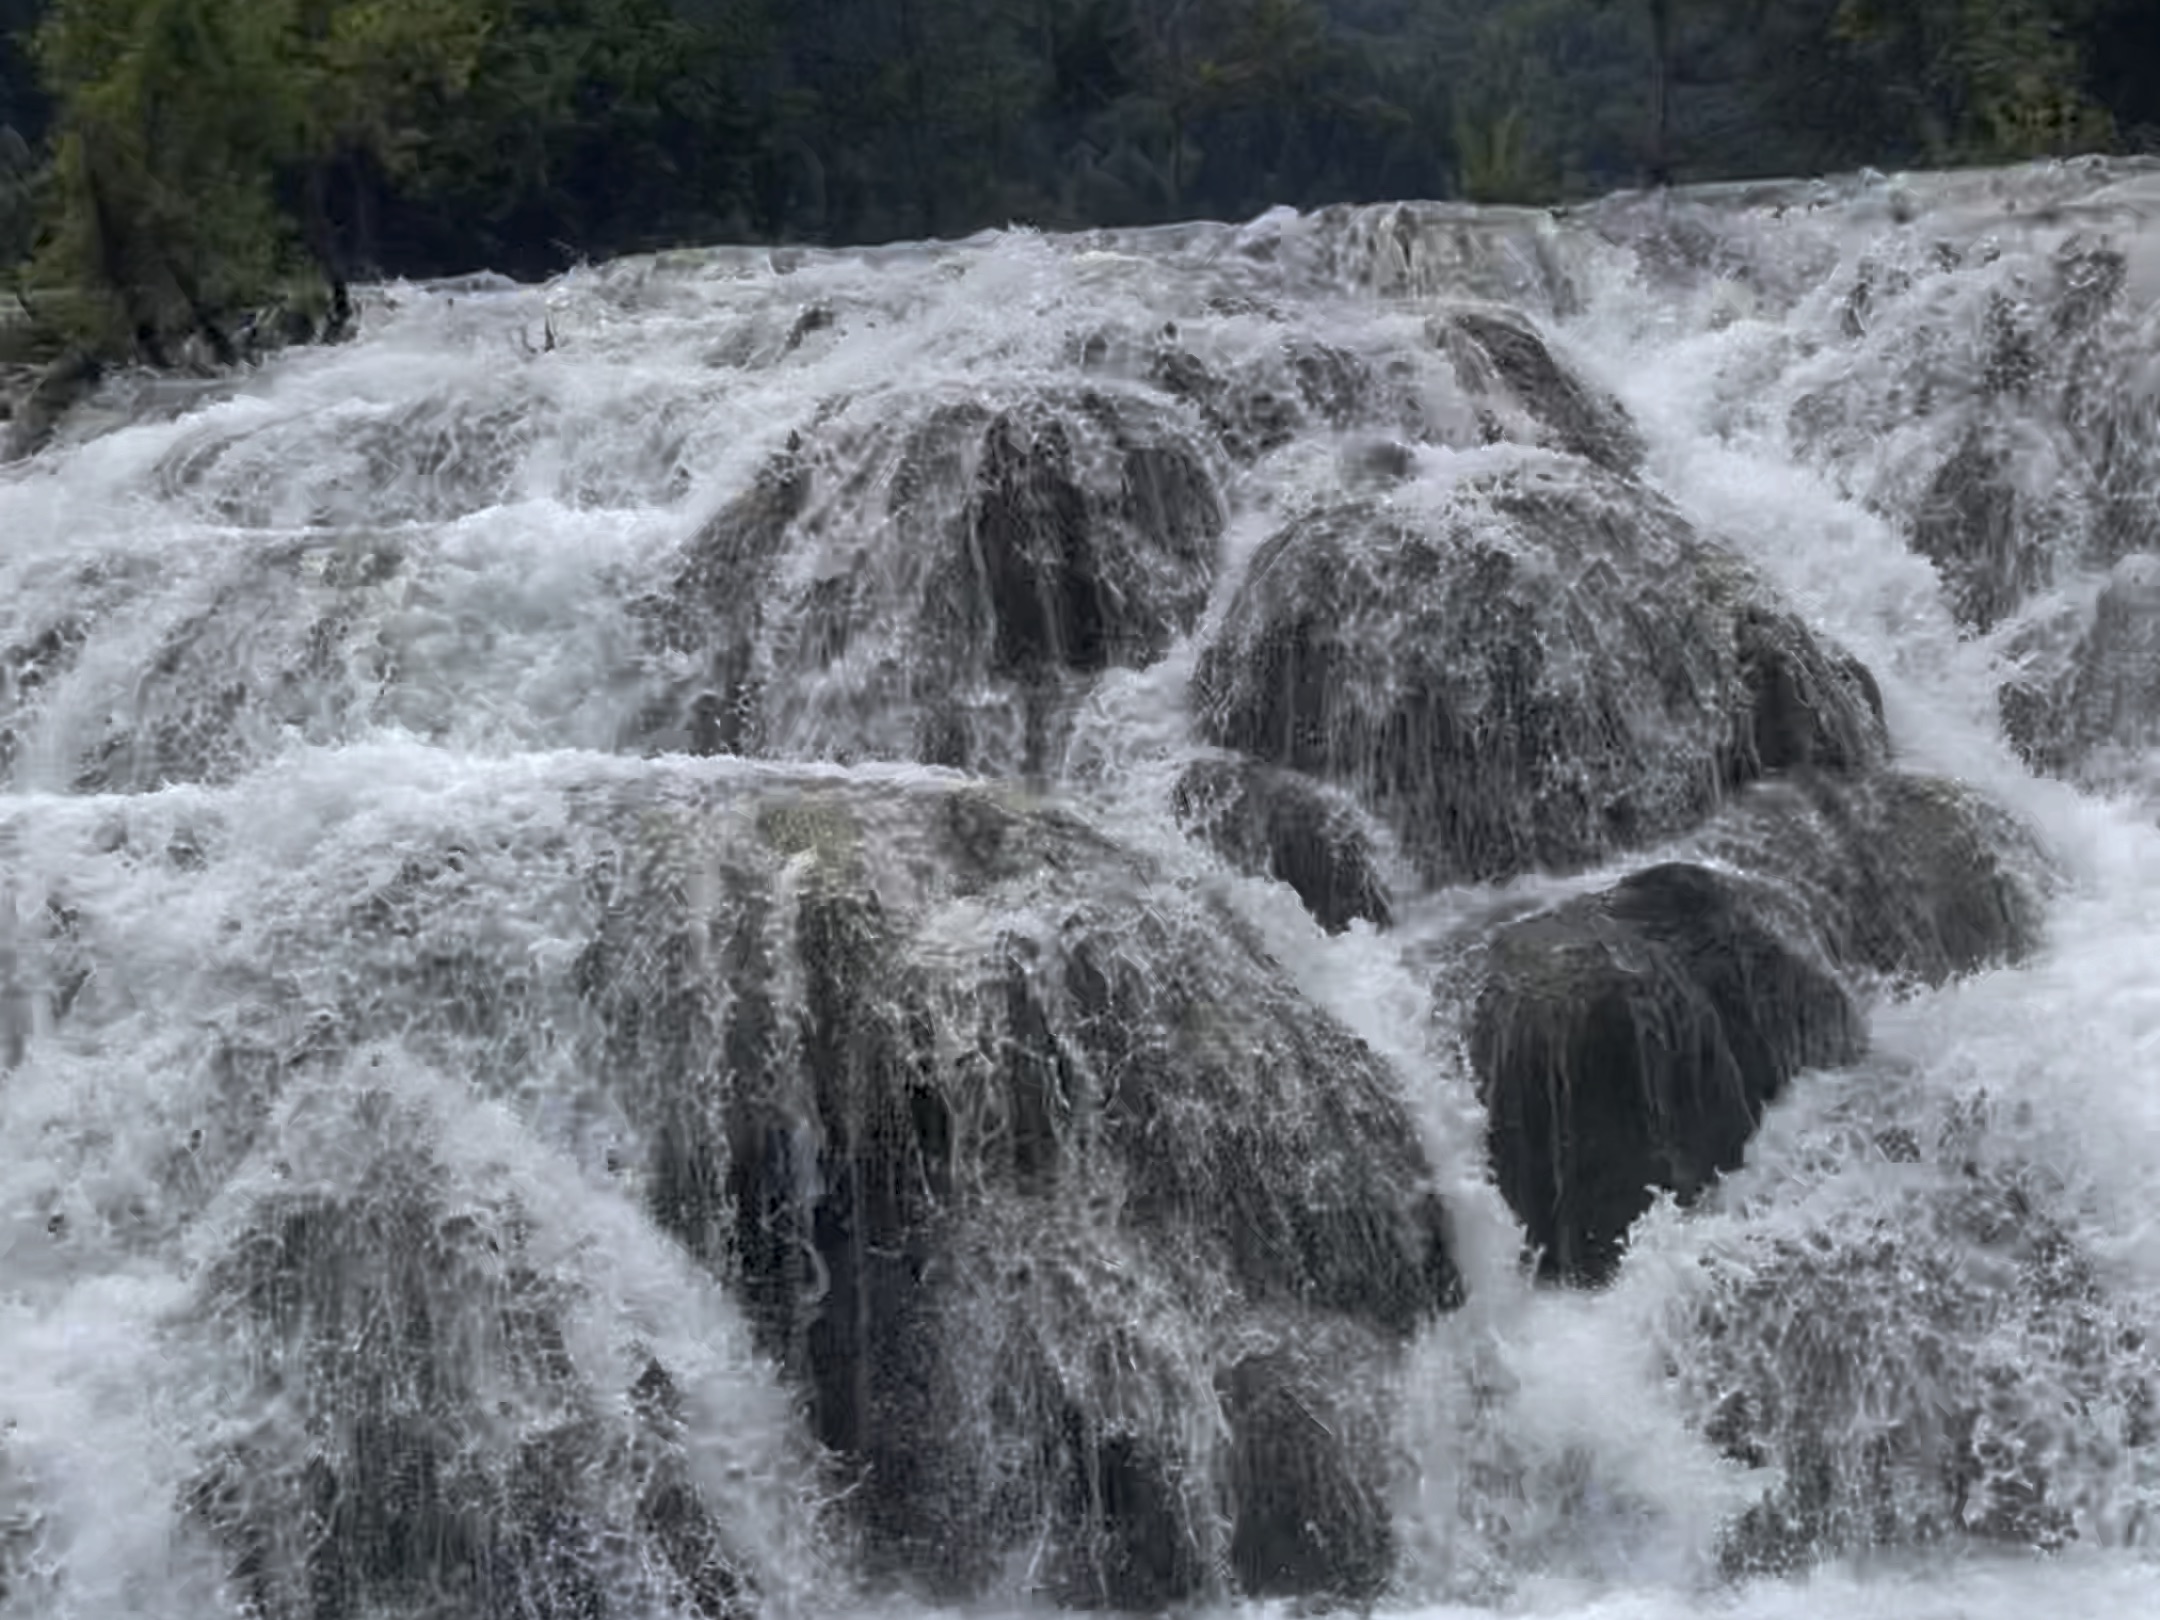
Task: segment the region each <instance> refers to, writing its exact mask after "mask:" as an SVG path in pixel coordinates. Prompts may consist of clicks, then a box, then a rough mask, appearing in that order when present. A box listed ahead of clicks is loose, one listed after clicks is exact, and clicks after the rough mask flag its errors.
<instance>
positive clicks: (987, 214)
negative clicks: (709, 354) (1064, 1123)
mask: <svg viewBox="0 0 2160 1620" xmlns="http://www.w3.org/2000/svg"><path fill="white" fill-rule="evenodd" d="M2155 68H2160V7H2154V6H2152V5H2150V4H2149V3H2148V0H0V129H10V130H12V131H13V132H14V134H13V136H12V137H5V136H0V258H6V259H13V258H17V257H19V256H20V255H22V254H23V253H25V252H30V251H32V250H33V249H34V259H33V261H32V264H31V269H30V274H29V279H30V280H31V281H33V282H36V283H38V284H40V285H67V286H73V287H80V288H86V289H95V290H97V291H98V293H99V294H100V301H99V302H98V303H97V304H96V310H97V318H98V319H99V320H101V321H103V322H104V323H106V325H107V326H108V327H109V328H110V329H111V330H110V332H109V333H108V334H107V335H108V336H111V335H114V334H117V335H118V337H119V338H121V339H122V340H132V341H138V342H141V343H144V344H146V345H149V346H153V347H154V346H155V344H156V342H157V340H158V335H159V334H160V333H164V332H170V331H174V330H180V329H188V330H201V329H202V328H203V327H204V325H205V323H213V324H214V321H215V319H216V317H217V315H218V313H219V312H221V311H224V310H228V309H231V308H233V307H236V306H238V305H241V304H245V303H247V302H249V301H250V300H254V301H258V302H259V301H260V300H261V299H262V298H263V296H264V294H265V290H266V289H271V288H276V287H281V286H292V285H299V284H302V283H304V282H307V281H310V280H315V281H319V282H320V283H321V284H322V285H323V286H325V287H329V288H334V287H336V286H340V285H342V283H343V282H344V280H345V279H346V278H348V277H349V276H352V275H356V274H363V273H376V272H404V273H433V272H442V271H450V270H457V269H464V268H473V267H478V266H488V267H492V268H496V269H501V270H506V271H509V272H511V273H513V274H534V273H542V272H546V271H549V270H553V269H557V268H560V267H562V266H563V265H565V264H566V263H569V262H571V261H573V260H575V259H576V258H578V257H581V256H600V255H604V254H608V253H614V252H619V251H623V250H627V249H636V248H645V247H653V246H661V245H666V244H669V243H675V242H685V241H701V240H705V241H709V240H725V239H736V240H741V239H769V240H808V241H823V242H848V241H861V240H875V239H884V238H891V237H910V236H922V235H929V234H955V233H962V232H966V231H969V230H973V229H977V228H980V227H982V226H984V225H991V224H1005V223H1008V222H1024V223H1033V224H1039V225H1043V226H1046V227H1070V226H1081V225H1089V224H1126V223H1138V222H1145V221H1154V220H1162V219H1169V218H1174V217H1183V216H1193V215H1212V216H1216V217H1246V216H1249V215H1251V214H1254V213H1257V212H1259V211H1260V210H1262V209H1264V208H1266V207H1268V206H1271V205H1273V204H1277V203H1290V204H1293V205H1297V206H1312V205H1316V204H1320V203H1325V202H1330V201H1337V200H1363V199H1374V198H1380V197H1397V196H1438V197H1449V196H1464V197H1471V198H1477V199H1485V200H1500V201H1505V200H1519V201H1539V200H1555V199H1560V198H1565V197H1570V196H1579V195H1583V194H1586V193H1590V192H1594V191H1597V190H1600V189H1606V188H1610V187H1613V186H1618V185H1628V184H1640V183H1656V182H1660V181H1663V180H1667V179H1671V180H1683V181H1684V180H1690V179H1707V178H1717V177H1726V176H1734V175H1748V174H1770V173H1807V172H1818V171H1822V170H1825V169H1831V168H1840V167H1853V166H1857V165H1859V164H1862V163H1873V164H1876V165H1878V166H1884V167H1888V166H1893V165H1906V164H1932V165H1941V164H1954V163H1963V162H1973V161H1991V160H2000V159H2009V158H2017V157H2023V156H2029V155H2034V154H2039V153H2047V152H2061V151H2069V150H2081V149H2093V148H2116V149H2121V148H2125V147H2136V148H2144V147H2152V146H2154V145H2156V144H2160V74H2156V73H2155V72H2154V71H2153V70H2154V69H2155Z"/></svg>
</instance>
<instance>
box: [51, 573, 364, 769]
mask: <svg viewBox="0 0 2160 1620" xmlns="http://www.w3.org/2000/svg"><path fill="white" fill-rule="evenodd" d="M404 567H405V558H404V557H403V555H402V554H401V552H400V551H399V550H398V549H397V548H396V547H395V546H394V545H392V544H389V543H386V542H379V541H377V540H375V539H374V538H373V537H368V538H364V539H361V540H359V541H357V542H339V543H333V544H332V545H329V546H304V545H294V544H291V543H287V542H271V543H268V544H265V545H264V546H262V547H260V548H259V549H255V550H252V551H236V552H235V554H234V555H233V557H232V560H231V562H230V564H229V565H228V571H227V573H226V577H225V578H223V579H222V580H221V581H220V582H219V584H218V586H217V588H216V589H215V591H214V592H213V593H211V596H210V600H209V602H208V603H207V605H205V606H202V607H201V608H199V609H197V610H196V611H195V612H192V613H190V614H188V615H187V616H185V617H183V618H181V619H179V620H178V621H177V622H176V623H174V624H173V625H172V626H171V628H170V629H169V630H167V631H166V633H165V634H164V636H163V637H162V638H161V640H160V641H159V643H158V644H157V646H156V649H155V651H154V652H153V653H152V654H151V656H150V658H149V661H148V664H147V667H144V668H141V669H138V670H134V671H131V672H129V673H130V675H131V677H132V678H131V679H130V680H129V682H128V685H127V687H126V689H125V690H124V691H122V692H114V693H112V694H110V696H109V697H107V698H106V699H105V701H104V702H103V703H102V704H101V705H100V706H99V707H98V708H96V709H93V710H91V712H94V713H101V714H102V716H103V721H104V723H103V725H102V727H100V728H98V729H97V730H96V731H94V732H92V733H91V734H90V735H87V736H81V737H78V738H76V739H72V740H73V742H74V747H73V748H72V749H71V750H70V753H71V755H72V762H73V775H72V777H71V778H70V780H69V785H70V787H71V788H72V789H73V790H74V791H76V792H83V793H99V792H118V793H140V792H149V791H154V790H155V789H157V788H159V787H162V786H164V785H166V784H168V783H172V782H228V781H231V780H232V779H233V778H234V777H236V776H237V775H239V774H240V773H241V772H243V771H244V770H246V769H248V768H249V767H251V766H253V765H255V764H256V763H258V762H260V761H261V760H262V759H264V758H265V757H267V756H268V755H269V754H271V753H273V752H274V751H275V750H276V749H277V747H278V746H279V744H280V743H281V742H282V741H284V740H285V739H287V738H289V737H292V736H301V737H305V738H307V739H309V740H310V741H326V740H330V739H334V738H338V737H341V736H342V735H344V734H345V728H346V727H347V726H348V725H349V724H350V723H351V722H352V721H353V719H354V718H355V717H356V716H358V715H362V714H365V713H366V712H367V708H368V705H369V703H370V700H371V699H376V700H379V699H381V698H382V697H383V696H384V695H385V694H386V693H394V692H395V689H396V687H397V675H398V673H399V671H398V669H397V667H396V666H397V657H396V652H395V644H396V640H397V638H396V636H395V635H394V634H393V633H391V632H390V631H389V630H388V629H386V628H385V626H384V625H383V622H382V616H381V615H382V609H383V606H384V603H383V598H384V595H385V593H384V591H383V590H382V589H381V587H382V586H383V585H384V584H385V582H386V581H388V580H390V579H391V578H392V576H394V575H397V574H399V573H400V572H401V571H402V570H403V569H404ZM85 633H87V632H85ZM54 664H55V666H56V667H58V666H60V664H61V661H60V660H57V659H56V660H54ZM41 668H42V665H41ZM108 678H109V677H108ZM77 706H78V707H79V708H88V707H89V706H88V705H84V704H82V703H81V700H80V699H77ZM86 729H88V728H86Z"/></svg>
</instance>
